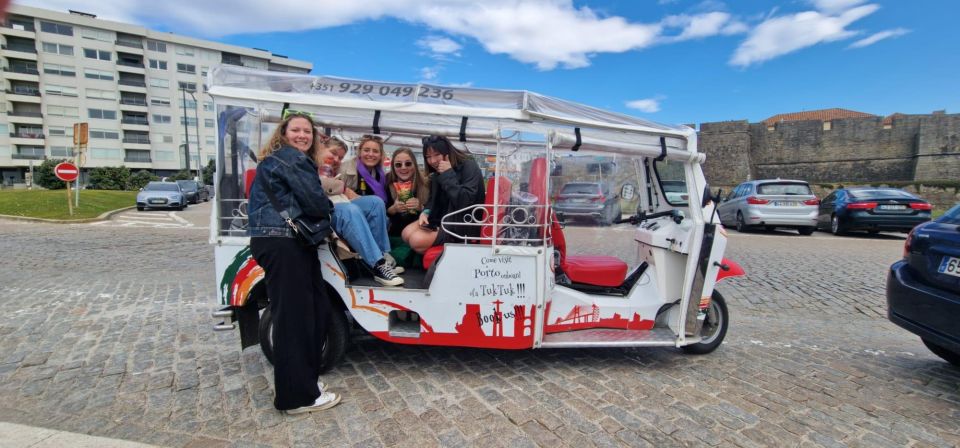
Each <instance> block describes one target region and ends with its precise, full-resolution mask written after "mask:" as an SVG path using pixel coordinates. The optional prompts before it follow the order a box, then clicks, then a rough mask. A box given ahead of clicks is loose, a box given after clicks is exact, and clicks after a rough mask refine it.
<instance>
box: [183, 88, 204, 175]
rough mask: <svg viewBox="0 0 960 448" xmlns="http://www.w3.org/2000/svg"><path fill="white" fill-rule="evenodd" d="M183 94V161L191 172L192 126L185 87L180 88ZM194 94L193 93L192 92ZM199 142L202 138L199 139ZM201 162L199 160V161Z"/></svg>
mask: <svg viewBox="0 0 960 448" xmlns="http://www.w3.org/2000/svg"><path fill="white" fill-rule="evenodd" d="M180 93H181V96H182V97H183V102H182V103H180V104H181V105H182V106H183V148H184V151H183V152H184V156H185V157H186V158H185V159H183V163H185V165H184V166H185V167H186V170H187V172H188V173H189V172H190V128H188V127H187V91H186V89H184V88H183V87H181V88H180ZM190 95H191V96H193V94H192V93H191V94H190ZM197 142H198V143H199V142H200V140H197ZM197 163H199V160H198V161H197Z"/></svg>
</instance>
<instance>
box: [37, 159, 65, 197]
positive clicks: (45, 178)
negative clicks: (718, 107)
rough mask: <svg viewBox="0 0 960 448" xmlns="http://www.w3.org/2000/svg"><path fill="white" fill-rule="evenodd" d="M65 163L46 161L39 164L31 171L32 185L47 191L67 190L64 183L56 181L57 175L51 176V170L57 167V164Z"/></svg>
mask: <svg viewBox="0 0 960 448" xmlns="http://www.w3.org/2000/svg"><path fill="white" fill-rule="evenodd" d="M62 162H66V160H65V159H47V160H44V161H43V163H41V164H40V166H39V167H36V168H34V169H33V184H34V185H37V186H40V187H43V188H46V189H48V190H59V189H61V188H67V185H66V183H64V182H63V181H62V180H60V179H57V175H56V174H53V168H54V167H55V166H57V164H58V163H62Z"/></svg>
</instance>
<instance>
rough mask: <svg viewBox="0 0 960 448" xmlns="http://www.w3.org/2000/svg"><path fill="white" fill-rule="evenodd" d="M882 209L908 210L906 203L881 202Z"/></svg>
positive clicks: (880, 207)
mask: <svg viewBox="0 0 960 448" xmlns="http://www.w3.org/2000/svg"><path fill="white" fill-rule="evenodd" d="M877 208H879V209H880V210H906V209H907V206H906V205H900V204H881V205H880V206H879V207H877Z"/></svg>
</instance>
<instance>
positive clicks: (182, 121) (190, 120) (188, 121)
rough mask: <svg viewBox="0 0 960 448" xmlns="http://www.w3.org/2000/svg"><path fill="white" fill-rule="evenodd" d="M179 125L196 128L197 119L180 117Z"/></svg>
mask: <svg viewBox="0 0 960 448" xmlns="http://www.w3.org/2000/svg"><path fill="white" fill-rule="evenodd" d="M180 124H187V125H188V126H196V125H197V119H196V118H193V117H180Z"/></svg>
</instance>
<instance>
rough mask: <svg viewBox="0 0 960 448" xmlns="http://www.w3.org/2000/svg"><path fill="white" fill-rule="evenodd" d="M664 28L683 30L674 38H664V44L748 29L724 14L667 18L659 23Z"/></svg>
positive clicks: (710, 13)
mask: <svg viewBox="0 0 960 448" xmlns="http://www.w3.org/2000/svg"><path fill="white" fill-rule="evenodd" d="M660 23H661V24H662V25H663V26H664V27H668V28H683V31H681V32H680V34H678V35H676V36H670V37H664V39H663V40H664V41H666V42H678V41H684V40H689V39H702V38H705V37H710V36H716V35H718V34H722V35H731V34H740V33H745V32H747V30H748V27H747V25H746V24H744V23H743V22H740V21H739V20H736V19H734V18H733V16H731V15H730V14H728V13H725V12H718V11H714V12H708V13H704V14H699V15H695V16H690V15H677V16H668V17H666V18H664V19H663V21H661V22H660Z"/></svg>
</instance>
